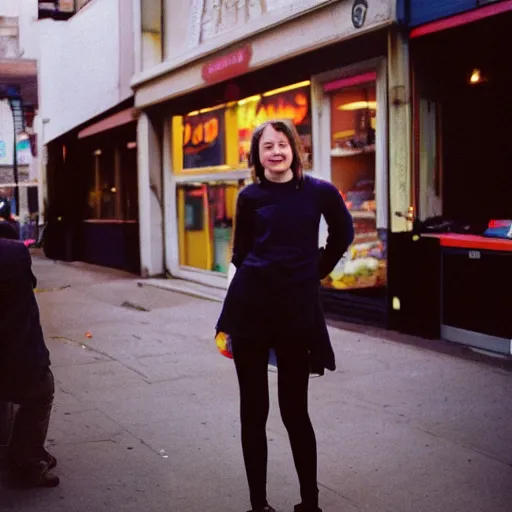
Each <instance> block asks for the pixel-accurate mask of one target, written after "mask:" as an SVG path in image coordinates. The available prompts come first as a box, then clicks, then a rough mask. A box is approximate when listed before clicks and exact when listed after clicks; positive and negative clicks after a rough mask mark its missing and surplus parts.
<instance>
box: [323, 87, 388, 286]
mask: <svg viewBox="0 0 512 512" xmlns="http://www.w3.org/2000/svg"><path fill="white" fill-rule="evenodd" d="M377 115H378V112H377V103H376V86H375V83H370V84H366V85H361V86H358V87H357V88H353V89H342V90H339V91H336V92H334V93H333V94H332V96H331V148H330V152H331V173H332V174H331V177H332V183H333V184H334V185H335V186H336V187H337V188H338V190H339V191H340V192H341V194H342V195H343V197H344V199H345V201H346V204H347V207H348V209H349V210H350V212H351V214H352V217H353V219H354V227H355V240H354V243H353V245H352V246H351V247H350V248H349V250H348V251H347V253H346V255H345V257H344V258H343V259H342V260H341V261H340V263H339V264H338V265H337V267H336V268H335V269H334V271H333V272H332V273H331V275H330V276H329V277H327V279H325V280H324V282H323V283H322V284H323V286H325V287H328V288H335V289H358V288H373V287H379V286H384V285H385V284H386V275H387V270H386V258H385V253H386V248H385V241H384V240H383V239H381V236H380V234H379V232H378V230H377V223H376V201H375V168H376V165H375V164H376V161H375V138H376V127H377V123H376V121H377Z"/></svg>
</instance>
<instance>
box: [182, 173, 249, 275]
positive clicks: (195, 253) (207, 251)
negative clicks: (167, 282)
mask: <svg viewBox="0 0 512 512" xmlns="http://www.w3.org/2000/svg"><path fill="white" fill-rule="evenodd" d="M243 185H244V183H243V180H242V181H240V182H236V181H234V182H221V183H213V184H201V183H193V184H192V183H191V184H187V185H179V186H178V188H177V205H178V206H177V207H178V237H179V253H180V264H181V265H183V266H187V267H193V268H198V269H203V270H212V271H216V272H227V271H228V267H229V263H230V261H231V241H232V236H233V221H234V215H235V205H236V197H237V194H238V191H239V189H240V187H241V186H243Z"/></svg>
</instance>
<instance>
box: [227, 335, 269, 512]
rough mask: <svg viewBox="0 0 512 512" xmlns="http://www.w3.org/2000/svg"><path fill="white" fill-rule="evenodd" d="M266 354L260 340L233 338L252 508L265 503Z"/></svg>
mask: <svg viewBox="0 0 512 512" xmlns="http://www.w3.org/2000/svg"><path fill="white" fill-rule="evenodd" d="M268 355H269V349H268V347H265V346H264V345H263V343H261V342H258V341H255V340H249V339H234V340H233V358H234V361H235V366H236V372H237V375H238V382H239V384H240V418H241V423H242V450H243V454H244V462H245V470H246V472H247V480H248V483H249V491H250V497H251V506H252V508H253V509H254V510H258V509H261V508H263V507H264V506H266V505H267V434H266V424H267V417H268V411H269V397H268Z"/></svg>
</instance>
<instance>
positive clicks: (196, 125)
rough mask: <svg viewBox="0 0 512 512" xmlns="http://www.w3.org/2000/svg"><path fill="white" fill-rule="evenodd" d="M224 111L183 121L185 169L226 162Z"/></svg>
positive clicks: (186, 118) (195, 115)
mask: <svg viewBox="0 0 512 512" xmlns="http://www.w3.org/2000/svg"><path fill="white" fill-rule="evenodd" d="M224 112H225V111H224V109H218V110H215V111H213V112H208V113H205V114H201V113H198V114H193V115H188V116H186V117H185V118H184V120H183V169H198V168H202V167H215V166H219V165H224V164H225V162H226V146H225V130H224V124H225V123H224Z"/></svg>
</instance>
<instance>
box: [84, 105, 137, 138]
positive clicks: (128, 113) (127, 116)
mask: <svg viewBox="0 0 512 512" xmlns="http://www.w3.org/2000/svg"><path fill="white" fill-rule="evenodd" d="M135 120H136V118H135V109H134V108H127V109H125V110H121V112H117V114H113V115H111V116H110V117H107V118H105V119H102V120H101V121H98V122H97V123H94V124H91V125H90V126H88V127H87V128H84V129H83V130H81V131H80V132H78V138H79V139H85V138H86V137H91V136H92V135H96V134H98V133H102V132H106V131H107V130H112V129H113V128H117V127H118V126H123V125H125V124H128V123H134V122H135Z"/></svg>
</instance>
